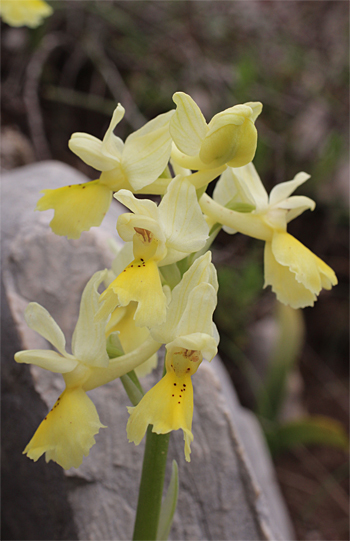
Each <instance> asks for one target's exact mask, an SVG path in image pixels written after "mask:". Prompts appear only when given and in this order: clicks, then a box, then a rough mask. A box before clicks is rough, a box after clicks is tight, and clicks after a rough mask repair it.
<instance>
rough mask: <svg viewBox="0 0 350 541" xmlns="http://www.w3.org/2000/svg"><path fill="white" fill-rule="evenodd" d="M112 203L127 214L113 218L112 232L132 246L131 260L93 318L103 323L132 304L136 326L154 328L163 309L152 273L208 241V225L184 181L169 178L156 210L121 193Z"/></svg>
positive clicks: (163, 297)
mask: <svg viewBox="0 0 350 541" xmlns="http://www.w3.org/2000/svg"><path fill="white" fill-rule="evenodd" d="M115 197H116V199H118V201H120V202H121V203H123V204H124V205H125V206H127V207H129V208H130V209H131V210H132V211H133V214H131V213H130V214H129V213H127V214H122V215H121V216H119V218H118V223H117V229H118V233H119V235H120V236H121V237H122V239H123V240H124V241H126V242H131V241H132V242H133V254H134V260H133V261H132V262H131V263H130V264H129V265H128V266H127V267H126V268H125V269H124V270H123V272H121V273H120V274H119V276H118V277H117V278H116V279H115V280H114V281H113V282H112V283H111V284H110V285H109V287H108V288H107V289H106V291H104V292H103V293H102V295H101V301H104V304H103V305H102V307H101V309H100V310H99V314H100V315H101V316H103V317H106V315H107V314H110V313H112V312H113V310H114V309H115V308H116V307H117V306H127V305H128V304H129V303H130V302H131V301H135V302H137V303H138V305H137V309H136V312H135V315H134V319H135V323H136V325H137V326H140V327H145V326H146V327H148V328H150V327H154V326H155V325H158V324H160V323H162V322H163V321H164V320H165V318H166V306H167V297H166V295H165V293H164V291H163V288H162V283H161V277H160V274H159V270H158V267H159V266H164V265H169V264H171V263H174V262H176V261H180V260H181V259H183V258H185V257H186V256H187V255H188V254H190V253H192V252H197V251H198V250H200V249H201V248H202V247H203V246H204V244H205V241H206V239H207V238H208V225H207V223H206V221H205V219H204V216H203V214H202V212H201V210H200V207H199V204H198V201H197V195H196V191H195V188H194V186H193V185H192V184H191V183H190V182H189V181H188V180H187V177H184V178H182V177H181V176H177V177H175V178H174V179H173V180H172V181H171V183H170V184H169V187H168V190H167V192H166V194H165V196H164V197H163V199H162V201H161V202H160V204H159V205H158V206H157V205H156V204H155V203H154V202H153V201H150V200H148V199H142V200H141V199H137V198H136V197H134V195H133V194H132V193H131V192H129V191H127V190H120V191H119V192H118V194H116V195H115Z"/></svg>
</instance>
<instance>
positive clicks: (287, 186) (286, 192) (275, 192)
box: [269, 172, 310, 205]
mask: <svg viewBox="0 0 350 541" xmlns="http://www.w3.org/2000/svg"><path fill="white" fill-rule="evenodd" d="M309 178H310V175H308V174H307V173H304V172H301V173H298V174H297V175H295V177H294V179H293V180H288V181H287V182H281V183H280V184H277V185H276V186H274V187H273V188H272V190H271V192H270V197H269V203H270V205H276V204H277V203H280V202H281V201H283V200H284V199H286V198H287V197H289V196H290V194H292V193H293V192H294V191H295V190H296V189H297V188H298V186H300V185H301V184H304V182H306V181H307V180H308V179H309Z"/></svg>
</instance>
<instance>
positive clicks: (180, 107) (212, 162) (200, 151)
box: [170, 92, 262, 174]
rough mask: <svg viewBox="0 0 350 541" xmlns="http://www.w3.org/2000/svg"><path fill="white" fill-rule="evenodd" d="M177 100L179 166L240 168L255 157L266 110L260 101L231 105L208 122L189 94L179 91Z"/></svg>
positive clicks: (175, 155)
mask: <svg viewBox="0 0 350 541" xmlns="http://www.w3.org/2000/svg"><path fill="white" fill-rule="evenodd" d="M173 100H174V102H175V103H176V105H177V108H176V112H175V114H174V116H173V117H172V118H171V120H170V133H171V136H172V139H173V141H174V143H175V146H174V147H173V151H172V159H173V160H174V161H175V162H178V163H179V165H181V166H183V167H187V168H189V169H195V170H202V169H215V168H218V167H221V166H223V165H225V164H228V165H230V166H232V167H240V166H243V165H246V164H247V163H249V162H250V161H251V160H252V159H253V158H254V155H255V150H256V145H257V131H256V128H255V125H254V122H255V120H256V118H257V117H258V116H259V114H260V113H261V110H262V105H261V103H260V102H248V103H245V104H243V105H235V106H234V107H230V108H229V109H226V110H225V111H222V112H221V113H218V114H216V115H215V116H213V118H212V119H211V121H210V122H209V124H207V123H206V121H205V118H204V116H203V114H202V112H201V110H200V108H199V107H198V105H197V104H196V103H195V101H194V100H193V99H192V98H191V97H190V96H189V95H188V94H185V93H184V92H176V93H175V94H174V96H173ZM218 174H219V173H218Z"/></svg>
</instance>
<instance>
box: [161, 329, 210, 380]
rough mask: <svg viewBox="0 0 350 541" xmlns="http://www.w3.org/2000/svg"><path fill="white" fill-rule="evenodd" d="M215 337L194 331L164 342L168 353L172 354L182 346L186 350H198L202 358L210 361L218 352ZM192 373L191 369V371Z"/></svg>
mask: <svg viewBox="0 0 350 541" xmlns="http://www.w3.org/2000/svg"><path fill="white" fill-rule="evenodd" d="M217 343H218V342H217V337H215V338H214V337H213V336H210V335H209V334H205V333H202V332H196V333H193V334H188V335H184V336H178V337H176V338H175V340H173V341H172V342H170V343H169V344H166V346H165V347H166V350H167V354H168V355H170V356H171V355H172V354H173V353H174V351H176V350H178V349H179V348H183V349H185V350H188V351H199V352H200V353H201V354H202V356H203V358H204V359H206V360H207V361H211V360H212V359H213V358H214V357H215V355H216V354H217V352H218V348H217ZM192 373H193V371H192Z"/></svg>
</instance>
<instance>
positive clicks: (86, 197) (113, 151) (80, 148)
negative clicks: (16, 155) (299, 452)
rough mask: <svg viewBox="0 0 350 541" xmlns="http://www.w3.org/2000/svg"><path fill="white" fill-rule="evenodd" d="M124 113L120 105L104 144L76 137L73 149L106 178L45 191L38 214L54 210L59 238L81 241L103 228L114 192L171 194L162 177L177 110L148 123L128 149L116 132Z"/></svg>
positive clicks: (130, 140) (134, 135) (53, 224)
mask: <svg viewBox="0 0 350 541" xmlns="http://www.w3.org/2000/svg"><path fill="white" fill-rule="evenodd" d="M124 112H125V110H124V108H123V107H122V106H121V105H120V104H119V105H118V106H117V108H116V109H115V111H114V113H113V116H112V120H111V122H110V125H109V127H108V130H107V132H106V134H105V136H104V138H103V140H102V141H101V140H100V139H97V138H96V137H94V136H92V135H89V134H87V133H73V135H72V137H71V139H70V141H69V148H70V149H71V150H72V152H74V153H75V154H77V156H79V157H80V158H81V159H82V160H83V161H84V162H85V163H87V164H88V165H90V166H91V167H94V168H95V169H97V170H98V171H102V174H101V176H100V178H99V179H98V180H94V181H92V182H86V183H83V184H76V185H70V186H65V187H63V188H57V189H54V190H53V189H46V190H42V193H43V194H44V195H43V197H42V198H41V199H40V200H39V201H38V204H37V207H36V209H37V210H48V209H54V211H55V215H54V218H53V219H52V221H51V222H50V226H51V229H52V230H53V232H54V233H56V235H62V236H64V235H66V236H67V237H68V238H69V239H77V238H79V237H80V235H81V233H82V231H88V230H89V229H90V227H94V226H95V227H97V226H99V225H100V224H101V222H102V220H103V218H104V216H105V215H106V213H107V211H108V209H109V206H110V204H111V201H112V195H113V192H115V191H118V190H120V189H121V188H124V189H128V190H130V191H132V192H142V191H143V190H146V191H147V193H164V192H165V190H166V187H167V185H168V184H169V181H170V180H169V179H168V178H166V177H164V178H160V179H159V177H160V176H161V175H162V173H163V172H164V170H165V169H166V167H167V164H168V160H169V157H170V151H171V138H170V133H169V121H170V118H171V116H172V115H173V114H174V111H169V112H168V113H164V114H162V115H159V116H157V117H156V118H155V119H153V120H151V121H150V122H148V123H147V124H146V125H145V126H143V127H142V128H141V129H139V130H137V131H135V132H134V133H132V134H131V135H129V137H127V139H126V141H125V144H124V143H123V141H122V140H121V139H120V138H119V137H117V136H116V135H114V133H113V131H114V129H115V127H116V126H117V124H118V123H119V122H120V121H121V119H122V118H123V116H124ZM157 179H159V180H157Z"/></svg>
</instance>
